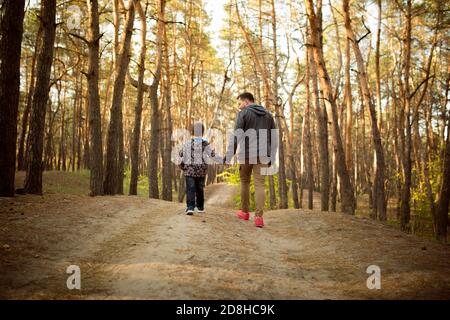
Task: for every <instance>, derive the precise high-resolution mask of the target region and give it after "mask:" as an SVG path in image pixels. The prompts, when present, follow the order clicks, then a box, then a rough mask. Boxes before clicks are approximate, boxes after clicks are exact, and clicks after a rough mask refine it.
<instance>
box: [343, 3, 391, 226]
mask: <svg viewBox="0 0 450 320" xmlns="http://www.w3.org/2000/svg"><path fill="white" fill-rule="evenodd" d="M343 11H344V20H345V29H346V32H347V38H348V40H349V41H350V42H351V44H352V48H353V52H354V54H355V58H356V64H357V67H358V78H359V82H360V87H361V92H362V95H363V97H362V98H363V99H362V100H363V104H364V106H365V108H366V109H367V110H368V111H369V115H370V120H371V125H372V139H373V145H374V148H375V178H374V182H373V191H372V197H373V206H372V215H371V216H372V218H374V219H376V218H378V219H380V220H381V221H386V193H385V188H384V176H385V173H384V172H385V161H384V150H383V145H382V144H381V136H380V131H379V128H378V122H377V116H376V111H375V105H374V104H373V101H372V97H371V95H370V91H369V82H368V77H367V71H366V66H365V63H364V60H363V56H362V54H361V50H360V48H359V44H358V42H357V39H356V37H355V34H354V32H353V28H352V24H351V20H350V8H349V0H344V1H343Z"/></svg>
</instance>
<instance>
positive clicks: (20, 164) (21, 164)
mask: <svg viewBox="0 0 450 320" xmlns="http://www.w3.org/2000/svg"><path fill="white" fill-rule="evenodd" d="M40 36H41V35H40V34H39V33H38V34H37V35H36V44H35V46H34V52H33V58H32V61H31V76H30V85H29V88H28V94H27V102H26V105H25V110H24V111H23V116H22V127H21V132H20V140H19V152H18V155H17V170H25V169H26V163H25V154H26V150H25V142H26V140H25V137H26V133H27V129H28V119H29V116H30V110H31V104H32V102H33V93H34V87H35V83H36V81H35V78H36V57H37V52H38V44H39V38H40Z"/></svg>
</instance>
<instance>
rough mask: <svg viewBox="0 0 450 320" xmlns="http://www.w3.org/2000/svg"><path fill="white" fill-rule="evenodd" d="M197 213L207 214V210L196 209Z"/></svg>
mask: <svg viewBox="0 0 450 320" xmlns="http://www.w3.org/2000/svg"><path fill="white" fill-rule="evenodd" d="M195 211H196V212H198V213H205V209H199V208H197V207H195Z"/></svg>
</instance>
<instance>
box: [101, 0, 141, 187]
mask: <svg viewBox="0 0 450 320" xmlns="http://www.w3.org/2000/svg"><path fill="white" fill-rule="evenodd" d="M135 2H136V0H132V1H130V3H129V8H128V10H127V16H126V19H125V30H124V33H123V38H122V41H121V44H120V49H119V54H118V55H117V61H116V62H117V65H116V66H115V79H114V86H113V94H112V102H111V112H110V122H109V128H108V139H107V145H106V161H105V180H104V182H103V188H104V193H105V194H112V195H113V194H117V193H118V192H119V191H120V186H119V184H123V181H122V179H121V178H123V177H119V174H120V171H121V170H120V168H119V165H120V162H121V161H120V159H119V158H120V155H119V153H120V149H121V148H120V146H119V144H120V143H121V141H120V136H121V134H120V131H121V128H122V126H121V123H120V121H121V118H122V117H121V115H122V101H123V90H124V86H125V75H126V73H127V70H128V64H129V62H130V56H129V52H130V43H131V35H132V33H133V24H134V15H135ZM122 144H123V141H122Z"/></svg>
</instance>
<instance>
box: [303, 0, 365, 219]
mask: <svg viewBox="0 0 450 320" xmlns="http://www.w3.org/2000/svg"><path fill="white" fill-rule="evenodd" d="M305 4H306V9H307V14H308V20H309V24H310V26H311V39H312V43H311V44H310V45H311V46H312V51H313V56H314V61H315V63H316V66H317V70H318V73H319V78H320V83H321V87H322V90H323V93H324V99H325V101H326V103H327V109H328V113H329V115H330V117H331V120H332V129H333V144H334V147H335V150H336V158H337V161H336V165H337V166H336V171H337V173H338V176H339V181H340V185H341V188H340V191H341V201H342V211H343V212H345V213H348V214H354V213H355V208H356V203H355V197H354V192H353V186H352V184H351V182H350V176H349V174H348V170H347V167H346V165H345V164H346V161H345V153H344V148H343V144H342V139H341V130H340V127H339V123H338V114H337V105H336V100H335V98H334V95H333V88H332V85H331V81H330V77H329V75H328V71H327V69H326V66H325V60H324V57H323V51H322V46H321V41H320V38H321V32H320V29H319V27H318V20H317V16H316V13H315V12H314V8H313V1H312V0H306V1H305Z"/></svg>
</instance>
